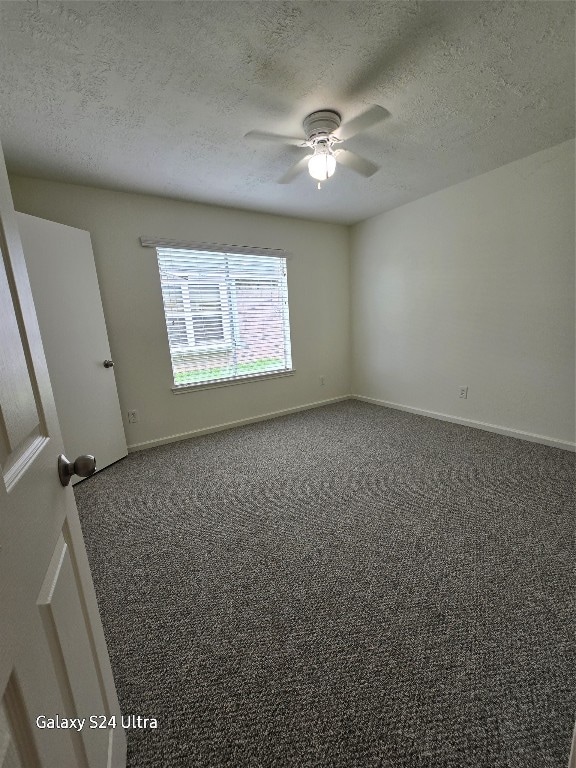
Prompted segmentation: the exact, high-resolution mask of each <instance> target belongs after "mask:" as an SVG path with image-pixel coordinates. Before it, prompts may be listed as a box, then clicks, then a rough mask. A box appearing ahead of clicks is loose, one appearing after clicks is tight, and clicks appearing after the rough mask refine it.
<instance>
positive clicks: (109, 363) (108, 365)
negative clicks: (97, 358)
mask: <svg viewBox="0 0 576 768" xmlns="http://www.w3.org/2000/svg"><path fill="white" fill-rule="evenodd" d="M104 368H114V361H113V360H104Z"/></svg>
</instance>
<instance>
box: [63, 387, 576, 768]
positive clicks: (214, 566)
mask: <svg viewBox="0 0 576 768" xmlns="http://www.w3.org/2000/svg"><path fill="white" fill-rule="evenodd" d="M574 464H575V459H574V455H573V454H570V453H568V452H565V451H561V450H557V449H554V448H548V447H545V446H541V445H535V444H531V443H527V442H523V441H520V440H515V439H512V438H507V437H502V436H499V435H495V434H489V433H486V432H481V431H478V430H474V429H469V428H466V427H461V426H458V425H455V424H449V423H444V422H440V421H435V420H433V419H428V418H425V417H421V416H414V415H411V414H407V413H402V412H400V411H393V410H390V409H385V408H379V407H377V406H371V405H367V404H364V403H360V402H355V401H348V402H344V403H340V404H336V405H333V406H328V407H324V408H319V409H317V410H313V411H306V412H303V413H300V414H296V415H293V416H287V417H283V418H280V419H276V420H273V421H269V422H262V423H259V424H256V425H250V426H246V427H242V428H238V429H235V430H230V431H227V432H220V433H217V434H215V435H209V436H205V437H201V438H196V439H194V440H188V441H185V442H181V443H173V444H171V445H166V446H162V447H159V448H154V449H152V450H149V451H144V452H141V453H136V454H132V455H130V456H129V457H128V458H127V459H125V460H123V461H121V462H120V463H118V464H116V465H114V466H112V467H110V468H108V469H106V470H104V471H103V472H101V473H100V474H98V475H95V476H94V477H93V478H90V479H89V480H86V481H85V482H83V483H81V484H80V485H79V486H77V487H76V499H77V502H78V507H79V510H80V515H81V521H82V526H83V530H84V534H85V537H86V544H87V549H88V555H89V559H90V564H91V568H92V571H93V576H94V582H95V586H96V592H97V595H98V601H99V604H100V608H101V613H102V618H103V622H104V628H105V632H106V637H107V640H108V644H109V648H110V654H111V659H112V666H113V669H114V675H115V679H116V684H117V688H118V694H119V697H120V702H121V707H122V710H123V712H124V713H133V714H140V715H145V716H148V717H156V718H158V720H159V724H160V727H159V729H158V730H156V731H154V730H151V731H150V730H149V731H136V730H132V731H130V732H129V734H128V744H129V765H130V767H131V768H152V767H153V768H160V767H162V768H164V767H165V766H167V767H169V768H179V767H180V766H182V767H183V768H184V767H186V768H189V767H194V768H224V767H226V768H376V767H378V768H464V767H465V766H466V767H467V766H470V767H471V768H544V767H550V768H552V767H554V768H566V765H567V760H568V753H569V748H570V739H571V731H572V725H573V722H574V710H575V706H576V652H575V647H574V638H573V632H574V606H573V601H572V597H573V587H574V583H573V572H572V564H573V561H574V546H573V529H574V488H575V484H574V480H575V466H574Z"/></svg>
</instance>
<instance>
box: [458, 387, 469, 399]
mask: <svg viewBox="0 0 576 768" xmlns="http://www.w3.org/2000/svg"><path fill="white" fill-rule="evenodd" d="M458 391H459V392H460V394H459V395H458V397H460V399H461V400H467V399H468V387H460V389H459V390H458Z"/></svg>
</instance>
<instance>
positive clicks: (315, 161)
mask: <svg viewBox="0 0 576 768" xmlns="http://www.w3.org/2000/svg"><path fill="white" fill-rule="evenodd" d="M389 115H390V113H389V112H388V110H387V109H384V107H379V106H378V105H377V104H375V105H374V106H372V107H370V109H367V110H366V111H365V112H362V114H360V115H358V116H357V117H354V118H353V119H352V120H350V121H349V122H347V123H343V124H342V118H341V116H340V114H339V113H338V112H336V111H335V110H333V109H323V110H319V111H318V112H312V113H311V114H310V115H308V116H307V117H305V118H304V122H303V128H304V133H305V136H306V138H305V139H304V140H303V139H302V138H296V137H294V136H279V135H278V134H275V133H264V132H262V131H249V133H247V134H246V135H245V137H244V138H246V139H258V140H263V141H275V142H279V143H281V144H290V145H292V146H297V147H303V148H304V147H307V148H308V149H309V150H311V154H307V155H306V156H305V157H303V158H302V159H301V160H299V161H298V162H297V163H296V164H295V165H293V166H292V167H291V168H289V169H288V171H286V173H285V174H284V175H283V176H282V177H281V178H280V179H278V183H279V184H289V183H290V182H291V181H293V180H294V179H295V178H296V176H298V175H299V174H300V173H302V171H304V170H305V168H306V166H308V173H309V174H310V176H312V178H313V179H316V180H317V181H318V189H320V183H321V182H322V181H326V179H329V178H330V177H331V176H332V175H333V174H334V171H335V170H336V163H341V164H342V165H345V166H347V167H348V168H351V169H352V170H353V171H356V173H359V174H360V175H361V176H366V177H369V176H372V175H373V174H375V173H376V171H377V170H378V169H379V166H378V165H375V164H374V163H372V162H371V161H370V160H366V158H364V157H361V156H360V155H357V154H356V153H355V152H351V151H350V150H349V149H343V148H341V147H338V144H342V142H344V141H346V140H347V139H350V138H352V136H355V135H356V134H357V133H360V131H365V130H367V129H368V128H371V127H372V126H373V125H376V124H377V123H380V122H381V121H382V120H385V119H386V118H387V117H388V116H389Z"/></svg>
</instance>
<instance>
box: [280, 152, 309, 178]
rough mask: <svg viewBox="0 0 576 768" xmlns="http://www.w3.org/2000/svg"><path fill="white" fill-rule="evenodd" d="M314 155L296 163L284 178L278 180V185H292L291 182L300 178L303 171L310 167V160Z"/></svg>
mask: <svg viewBox="0 0 576 768" xmlns="http://www.w3.org/2000/svg"><path fill="white" fill-rule="evenodd" d="M311 157H312V155H306V156H305V157H303V158H302V159H301V160H298V162H297V163H295V164H294V165H293V166H292V168H289V169H288V170H287V171H286V173H285V174H284V176H282V177H281V178H280V179H278V184H290V182H291V181H293V180H294V179H295V178H296V176H298V175H299V174H300V173H302V171H304V170H306V168H307V166H308V160H310V158H311Z"/></svg>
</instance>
